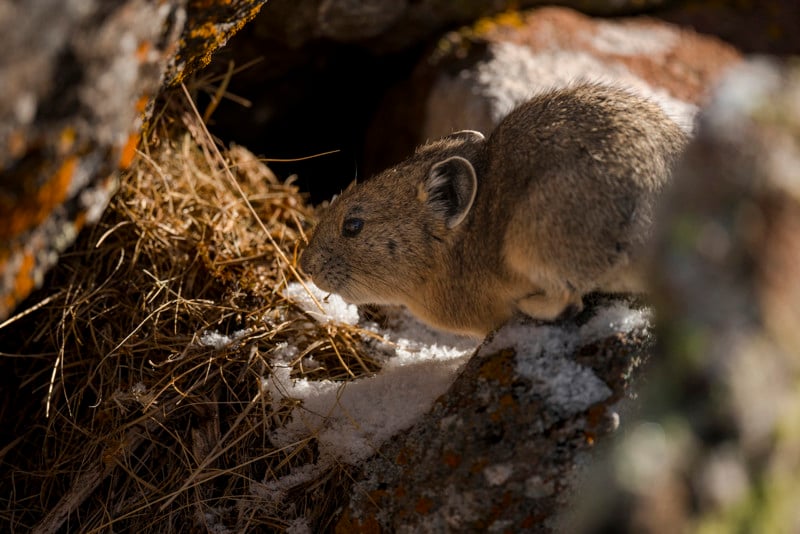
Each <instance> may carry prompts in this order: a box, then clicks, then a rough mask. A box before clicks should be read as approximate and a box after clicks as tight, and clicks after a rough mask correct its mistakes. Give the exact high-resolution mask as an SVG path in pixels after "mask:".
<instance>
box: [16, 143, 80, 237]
mask: <svg viewBox="0 0 800 534" xmlns="http://www.w3.org/2000/svg"><path fill="white" fill-rule="evenodd" d="M77 164H78V159H77V158H76V157H75V156H70V157H68V158H66V159H65V160H64V161H63V163H62V164H61V166H60V167H59V168H58V170H57V171H56V172H55V173H54V174H53V176H52V177H51V178H50V180H48V181H46V182H45V183H44V184H42V185H41V186H39V188H38V189H37V190H36V192H35V194H33V195H29V196H25V197H23V198H14V197H11V196H9V195H3V196H0V209H2V211H4V212H5V213H4V214H3V217H2V218H0V238H1V239H10V238H13V237H16V236H18V235H20V234H21V233H23V232H25V231H27V230H29V229H31V228H33V227H34V226H37V225H39V224H41V223H42V222H43V221H44V220H45V219H47V217H48V216H49V215H50V213H51V212H52V211H53V208H54V207H55V206H58V205H59V204H61V203H62V202H63V201H64V200H65V199H66V198H67V191H68V190H69V185H70V183H71V182H72V175H73V174H74V173H75V167H76V166H77Z"/></svg>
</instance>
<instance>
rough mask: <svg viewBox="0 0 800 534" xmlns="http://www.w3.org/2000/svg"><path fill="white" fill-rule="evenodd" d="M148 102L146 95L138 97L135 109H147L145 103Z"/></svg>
mask: <svg viewBox="0 0 800 534" xmlns="http://www.w3.org/2000/svg"><path fill="white" fill-rule="evenodd" d="M148 102H150V98H149V97H147V96H141V97H139V100H137V101H136V111H137V112H138V113H144V111H145V110H146V109H147V103H148Z"/></svg>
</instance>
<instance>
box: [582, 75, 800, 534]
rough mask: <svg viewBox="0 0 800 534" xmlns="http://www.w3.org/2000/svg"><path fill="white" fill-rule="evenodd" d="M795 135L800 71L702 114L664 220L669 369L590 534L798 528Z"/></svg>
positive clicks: (799, 261)
mask: <svg viewBox="0 0 800 534" xmlns="http://www.w3.org/2000/svg"><path fill="white" fill-rule="evenodd" d="M798 132H800V68H799V67H798V65H797V64H796V63H791V62H790V63H788V64H786V65H779V64H777V63H771V62H767V61H766V60H759V61H753V62H750V63H748V64H746V65H745V66H743V67H742V68H740V69H737V70H736V71H735V72H733V73H732V74H731V75H730V77H728V78H726V80H725V81H724V83H723V84H722V85H721V87H720V88H719V90H717V91H716V93H715V97H714V99H713V101H712V103H711V105H710V106H709V107H708V109H707V111H704V113H703V115H702V117H701V120H700V124H699V129H698V133H697V137H696V138H695V140H694V141H693V142H692V143H691V144H690V145H689V147H688V149H687V153H686V157H685V161H684V162H683V164H682V165H681V166H680V167H679V169H678V170H677V171H676V176H675V187H674V189H673V191H672V192H671V193H670V194H669V195H668V198H667V201H666V205H665V208H664V212H663V214H662V217H661V223H660V224H659V227H660V229H659V231H658V239H657V254H656V259H655V262H654V265H653V271H654V273H656V277H655V278H656V280H657V281H658V292H657V293H658V295H659V297H660V298H659V300H660V306H659V308H658V318H659V321H660V323H661V329H660V330H661V332H662V333H661V335H660V337H659V344H660V350H659V352H660V354H661V357H660V359H659V365H658V366H657V367H655V368H653V369H652V373H651V374H650V375H649V377H648V384H647V389H646V391H645V394H646V395H645V398H646V399H647V402H646V403H645V406H644V408H643V410H644V413H643V416H642V420H641V422H640V423H638V424H635V425H632V427H631V428H632V431H631V432H629V433H628V434H627V435H626V436H625V439H622V440H620V441H619V442H618V443H616V444H615V447H614V450H613V452H612V454H611V455H610V456H609V458H608V460H607V462H606V464H605V465H604V467H603V468H602V469H598V473H596V478H595V479H594V480H593V481H591V482H589V487H590V488H591V487H594V488H595V490H594V491H592V490H591V489H589V490H587V491H590V492H592V493H593V494H595V495H598V497H599V500H598V501H597V502H596V503H595V506H594V507H593V508H592V509H591V510H584V513H583V514H581V516H580V523H578V524H577V525H575V528H577V529H578V531H593V530H594V529H598V530H599V529H602V528H603V527H607V526H609V525H613V530H614V531H615V532H624V531H628V532H643V531H645V532H676V531H685V530H686V529H687V528H689V527H691V528H692V529H693V530H694V531H698V532H734V531H748V532H797V531H798V529H800V508H798V506H797V503H798V502H800V390H798V384H800V334H799V333H798V332H800V330H798V325H800V277H798V271H797V269H798V266H799V265H800V172H798V169H800V137H799V136H798ZM592 485H594V486H592ZM597 488H603V491H597Z"/></svg>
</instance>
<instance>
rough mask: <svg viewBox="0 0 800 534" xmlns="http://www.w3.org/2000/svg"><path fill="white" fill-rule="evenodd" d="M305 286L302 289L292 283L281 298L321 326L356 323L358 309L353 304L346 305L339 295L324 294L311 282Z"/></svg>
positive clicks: (300, 285) (295, 283)
mask: <svg viewBox="0 0 800 534" xmlns="http://www.w3.org/2000/svg"><path fill="white" fill-rule="evenodd" d="M305 284H306V285H305V287H303V285H302V284H299V283H297V282H292V283H291V284H289V285H288V286H287V287H286V289H284V290H283V296H284V297H286V298H287V299H289V300H291V301H292V302H294V303H295V304H297V305H298V306H300V307H301V308H302V309H303V311H305V312H306V313H307V314H308V315H310V316H311V317H313V318H314V320H315V321H317V322H319V323H321V324H329V323H343V324H351V325H354V324H356V323H358V308H357V307H356V306H355V305H354V304H348V303H347V302H345V301H344V300H343V299H342V297H340V296H339V295H336V294H333V293H326V292H325V291H323V290H321V289H320V288H318V287H317V286H315V285H314V284H312V283H311V282H306V283H305ZM320 307H321V308H322V309H320Z"/></svg>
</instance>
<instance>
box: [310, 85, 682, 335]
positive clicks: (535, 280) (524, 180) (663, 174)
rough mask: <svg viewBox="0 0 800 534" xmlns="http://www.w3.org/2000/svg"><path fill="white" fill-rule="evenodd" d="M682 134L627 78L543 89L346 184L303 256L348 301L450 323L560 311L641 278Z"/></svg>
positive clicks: (480, 330) (494, 321)
mask: <svg viewBox="0 0 800 534" xmlns="http://www.w3.org/2000/svg"><path fill="white" fill-rule="evenodd" d="M685 141H686V139H685V135H684V134H683V132H682V131H681V130H680V128H679V127H678V126H677V125H676V124H675V122H673V121H672V120H670V119H669V118H668V117H667V116H666V115H665V114H664V113H663V111H662V110H661V108H659V107H658V105H656V104H655V103H652V102H650V101H648V100H646V99H644V98H641V97H638V96H636V95H634V94H631V93H629V92H627V91H625V90H621V89H618V88H613V87H607V86H603V85H595V84H581V85H576V86H573V87H569V88H564V89H558V90H554V91H551V92H549V93H544V94H541V95H539V96H536V97H534V98H533V99H531V100H529V101H528V102H526V103H524V104H522V105H521V106H520V107H518V108H516V109H515V110H514V111H512V112H511V113H510V114H509V115H508V116H507V117H506V118H505V119H503V120H502V122H500V124H499V125H498V126H497V128H496V129H495V131H494V132H492V134H491V135H490V137H489V138H488V139H485V138H484V137H483V135H481V134H479V133H478V132H473V131H464V132H457V133H455V134H452V135H450V136H447V137H444V138H442V139H439V140H437V141H433V142H429V143H427V144H425V145H423V146H421V147H419V148H418V149H417V150H416V152H415V153H414V154H413V155H412V156H411V157H409V158H408V159H407V160H405V161H403V162H402V163H400V164H398V165H396V166H395V167H392V168H390V169H387V170H386V171H383V172H382V173H380V174H378V175H376V176H375V177H373V178H371V179H369V180H367V181H366V182H364V183H360V184H358V185H352V186H351V187H349V188H348V189H347V190H345V191H344V192H343V193H342V194H341V195H340V196H339V197H338V198H336V199H335V200H334V201H333V202H332V203H331V205H330V206H329V207H328V208H327V210H326V211H325V212H324V213H323V214H322V216H321V219H320V221H319V224H318V226H317V228H316V230H315V231H314V234H313V236H312V238H311V240H310V242H309V244H308V247H307V248H306V250H305V251H304V253H303V255H302V258H301V266H302V268H303V270H304V271H305V272H306V273H307V274H309V275H310V276H311V277H312V279H313V280H314V282H315V283H316V284H317V285H318V286H319V287H320V288H322V289H324V290H326V291H331V292H334V293H338V294H339V295H341V296H342V297H343V298H344V299H345V300H347V301H349V302H352V303H356V304H403V305H405V306H406V307H407V308H408V309H409V310H410V311H411V312H412V313H414V314H415V315H417V316H418V317H419V318H421V319H422V320H424V321H426V322H428V323H429V324H431V325H433V326H435V327H439V328H442V329H445V330H451V331H456V332H460V333H465V334H469V335H474V336H483V335H485V334H486V333H488V332H489V331H491V330H493V329H494V328H496V327H498V326H499V325H501V324H502V323H503V322H505V321H506V320H507V319H508V318H510V317H511V315H513V314H514V313H515V312H517V311H521V312H523V313H525V314H527V315H529V316H531V317H534V318H539V319H545V320H551V319H555V318H557V317H559V316H560V315H562V314H564V313H565V312H566V311H568V310H573V311H578V310H580V309H581V308H582V305H583V304H582V297H583V295H585V294H586V293H589V292H592V291H606V292H620V291H639V290H641V287H640V285H639V283H638V280H637V274H636V269H635V260H636V255H637V252H638V251H639V250H640V249H641V247H642V245H643V244H644V242H645V240H646V238H647V236H648V234H649V231H650V226H651V215H652V212H653V205H654V201H655V199H656V196H657V195H658V193H659V191H660V190H661V189H662V188H663V186H664V185H665V184H666V182H667V181H668V179H669V176H670V173H671V168H672V166H673V163H674V161H675V159H676V158H677V156H678V155H679V153H680V152H681V150H682V148H683V146H684V144H685Z"/></svg>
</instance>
